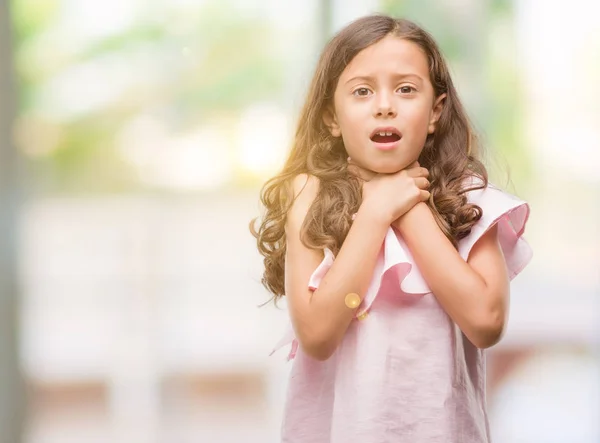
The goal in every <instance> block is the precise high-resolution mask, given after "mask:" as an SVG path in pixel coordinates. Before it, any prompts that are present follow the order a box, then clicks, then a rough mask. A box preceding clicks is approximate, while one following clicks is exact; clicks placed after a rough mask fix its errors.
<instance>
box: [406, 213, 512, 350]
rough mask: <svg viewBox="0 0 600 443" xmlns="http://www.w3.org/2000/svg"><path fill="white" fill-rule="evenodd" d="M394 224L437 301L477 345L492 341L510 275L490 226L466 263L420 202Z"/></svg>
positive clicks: (501, 316)
mask: <svg viewBox="0 0 600 443" xmlns="http://www.w3.org/2000/svg"><path fill="white" fill-rule="evenodd" d="M394 226H396V228H398V230H399V231H400V234H401V235H402V237H403V238H404V241H405V242H406V244H407V245H408V247H409V249H410V251H411V253H412V255H413V257H414V259H415V262H416V263H417V265H418V266H419V269H420V271H421V273H422V274H423V278H424V279H425V281H426V282H427V283H428V285H429V287H430V288H431V290H432V292H433V293H434V295H435V297H436V298H437V300H438V301H439V303H440V305H441V306H442V307H443V308H444V310H445V311H446V313H447V314H448V315H449V316H450V317H451V318H452V320H454V322H455V323H456V324H457V325H458V327H459V328H460V329H461V330H462V331H463V333H464V334H465V335H466V336H467V338H468V339H469V340H470V341H471V342H472V343H473V344H474V345H475V346H477V347H478V348H482V349H483V348H488V347H490V346H493V345H494V344H496V343H497V342H498V341H499V340H500V337H501V335H502V331H503V329H504V325H505V323H506V316H507V312H508V303H509V292H510V290H509V278H508V273H507V270H506V265H505V262H504V257H503V255H502V249H501V248H500V244H499V243H498V238H497V237H498V229H497V226H496V225H494V226H493V227H492V228H490V229H489V231H487V232H486V233H485V234H484V235H483V236H482V237H481V238H480V239H479V240H478V241H477V243H475V245H474V246H473V249H472V250H471V253H470V255H469V258H468V260H467V262H465V261H464V260H463V258H462V257H461V256H460V255H459V253H458V251H456V249H455V248H454V246H453V245H452V243H451V242H450V241H449V240H448V239H447V238H446V236H445V235H444V234H443V233H442V231H441V230H440V228H439V227H438V225H437V223H436V221H435V218H434V216H433V214H432V213H431V210H430V209H429V207H428V206H427V205H426V204H423V203H420V204H418V205H416V206H415V207H414V208H413V209H412V210H410V211H409V212H407V213H406V214H405V215H404V216H403V217H400V219H398V221H397V222H395V224H394Z"/></svg>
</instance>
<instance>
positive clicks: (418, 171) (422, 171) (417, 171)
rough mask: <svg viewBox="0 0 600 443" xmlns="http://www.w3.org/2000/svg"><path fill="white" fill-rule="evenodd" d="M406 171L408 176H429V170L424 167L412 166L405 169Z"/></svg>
mask: <svg viewBox="0 0 600 443" xmlns="http://www.w3.org/2000/svg"><path fill="white" fill-rule="evenodd" d="M406 173H407V174H408V176H409V177H413V178H416V177H429V171H428V170H427V169H426V168H421V167H418V168H412V169H407V170H406Z"/></svg>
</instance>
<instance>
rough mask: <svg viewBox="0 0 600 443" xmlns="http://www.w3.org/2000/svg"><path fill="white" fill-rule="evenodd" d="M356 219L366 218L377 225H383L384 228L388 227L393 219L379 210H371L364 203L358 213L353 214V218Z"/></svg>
mask: <svg viewBox="0 0 600 443" xmlns="http://www.w3.org/2000/svg"><path fill="white" fill-rule="evenodd" d="M356 217H360V218H367V219H369V220H370V221H371V222H373V223H375V224H377V225H383V226H386V227H389V226H390V225H391V224H392V222H393V217H392V215H391V214H386V213H383V212H381V211H380V210H377V209H376V208H371V207H369V206H368V205H366V204H364V203H363V204H361V205H360V207H359V208H358V212H357V213H356V214H355V216H354V218H356Z"/></svg>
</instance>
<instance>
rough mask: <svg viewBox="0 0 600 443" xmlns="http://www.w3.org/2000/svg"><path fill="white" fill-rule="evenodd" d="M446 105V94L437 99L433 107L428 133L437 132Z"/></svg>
mask: <svg viewBox="0 0 600 443" xmlns="http://www.w3.org/2000/svg"><path fill="white" fill-rule="evenodd" d="M445 103H446V93H444V94H442V95H440V96H439V97H438V98H436V99H435V102H434V103H433V107H432V108H431V119H430V120H429V126H428V127H427V133H428V134H433V133H434V132H435V125H436V124H437V122H438V120H439V119H440V116H441V115H442V111H443V110H444V104H445Z"/></svg>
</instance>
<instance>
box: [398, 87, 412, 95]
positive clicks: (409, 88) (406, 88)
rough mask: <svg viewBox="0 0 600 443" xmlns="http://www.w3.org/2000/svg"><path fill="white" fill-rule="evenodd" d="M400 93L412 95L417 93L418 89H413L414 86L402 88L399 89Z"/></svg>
mask: <svg viewBox="0 0 600 443" xmlns="http://www.w3.org/2000/svg"><path fill="white" fill-rule="evenodd" d="M398 91H400V92H401V93H402V94H410V93H412V92H415V91H416V89H415V88H413V87H412V86H400V87H399V88H398Z"/></svg>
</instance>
